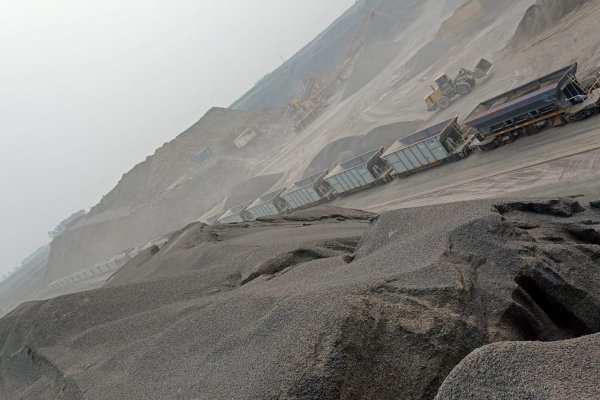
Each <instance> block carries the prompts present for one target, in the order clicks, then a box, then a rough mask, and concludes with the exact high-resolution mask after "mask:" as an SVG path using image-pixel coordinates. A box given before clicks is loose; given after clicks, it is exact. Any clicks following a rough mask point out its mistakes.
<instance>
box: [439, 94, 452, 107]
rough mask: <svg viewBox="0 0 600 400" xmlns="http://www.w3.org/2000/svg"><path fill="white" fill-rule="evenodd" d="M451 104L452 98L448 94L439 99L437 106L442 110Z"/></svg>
mask: <svg viewBox="0 0 600 400" xmlns="http://www.w3.org/2000/svg"><path fill="white" fill-rule="evenodd" d="M450 104H451V102H450V99H449V98H448V97H446V96H442V97H440V98H439V99H438V101H437V106H438V107H439V108H440V109H442V110H445V109H446V108H448V107H450Z"/></svg>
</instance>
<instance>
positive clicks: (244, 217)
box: [217, 201, 252, 224]
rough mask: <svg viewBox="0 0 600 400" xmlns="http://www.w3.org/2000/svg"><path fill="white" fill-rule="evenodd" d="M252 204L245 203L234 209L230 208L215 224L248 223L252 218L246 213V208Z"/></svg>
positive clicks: (249, 202)
mask: <svg viewBox="0 0 600 400" xmlns="http://www.w3.org/2000/svg"><path fill="white" fill-rule="evenodd" d="M250 204H252V202H251V201H248V202H246V203H242V204H240V205H237V206H235V207H232V208H230V209H229V210H227V211H226V212H225V214H223V215H222V216H221V217H220V218H219V219H217V222H218V223H220V224H234V223H240V222H249V221H251V220H252V217H251V216H250V215H249V214H248V213H247V212H246V208H247V207H248V206H249V205H250Z"/></svg>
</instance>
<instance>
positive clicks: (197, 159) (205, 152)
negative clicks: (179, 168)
mask: <svg viewBox="0 0 600 400" xmlns="http://www.w3.org/2000/svg"><path fill="white" fill-rule="evenodd" d="M213 154H214V153H213V151H212V150H211V149H210V148H209V147H205V148H203V149H202V150H200V151H199V152H198V153H196V154H195V155H194V157H192V160H193V161H194V163H196V164H202V163H203V162H204V161H206V160H208V159H210V158H211V157H212V156H213Z"/></svg>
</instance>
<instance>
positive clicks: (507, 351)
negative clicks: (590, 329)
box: [436, 334, 600, 400]
mask: <svg viewBox="0 0 600 400" xmlns="http://www.w3.org/2000/svg"><path fill="white" fill-rule="evenodd" d="M598 360H600V335H597V334H596V335H590V336H585V337H582V338H578V339H571V340H565V341H558V342H552V343H540V342H525V343H517V342H504V343H498V344H492V345H489V346H486V347H483V348H481V349H478V350H476V351H474V352H473V353H472V354H470V355H469V356H468V357H467V358H466V359H465V360H463V361H462V362H461V363H460V364H459V365H458V366H457V367H456V368H455V370H453V371H452V373H451V374H450V375H449V376H448V378H447V379H446V381H445V382H444V384H443V385H442V387H441V388H440V392H439V394H438V396H437V397H436V399H438V400H454V399H456V400H458V399H489V400H505V399H506V400H512V399H561V400H582V399H590V400H592V399H598V398H600V386H599V385H598V374H599V373H600V371H599V370H598Z"/></svg>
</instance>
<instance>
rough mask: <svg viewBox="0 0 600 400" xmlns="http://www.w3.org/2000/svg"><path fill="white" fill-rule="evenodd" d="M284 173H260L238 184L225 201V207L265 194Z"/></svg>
mask: <svg viewBox="0 0 600 400" xmlns="http://www.w3.org/2000/svg"><path fill="white" fill-rule="evenodd" d="M282 176H283V174H270V175H260V176H257V177H255V178H251V179H249V180H247V181H245V182H242V183H240V184H238V185H236V186H235V187H234V188H233V189H231V195H230V196H229V197H228V198H227V201H226V202H225V209H230V208H231V207H235V206H237V205H238V204H242V203H243V202H245V201H252V200H254V199H256V198H257V197H259V196H261V195H263V194H265V193H266V192H267V191H269V189H271V188H272V187H273V185H274V184H276V183H277V181H279V179H281V177H282Z"/></svg>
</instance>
